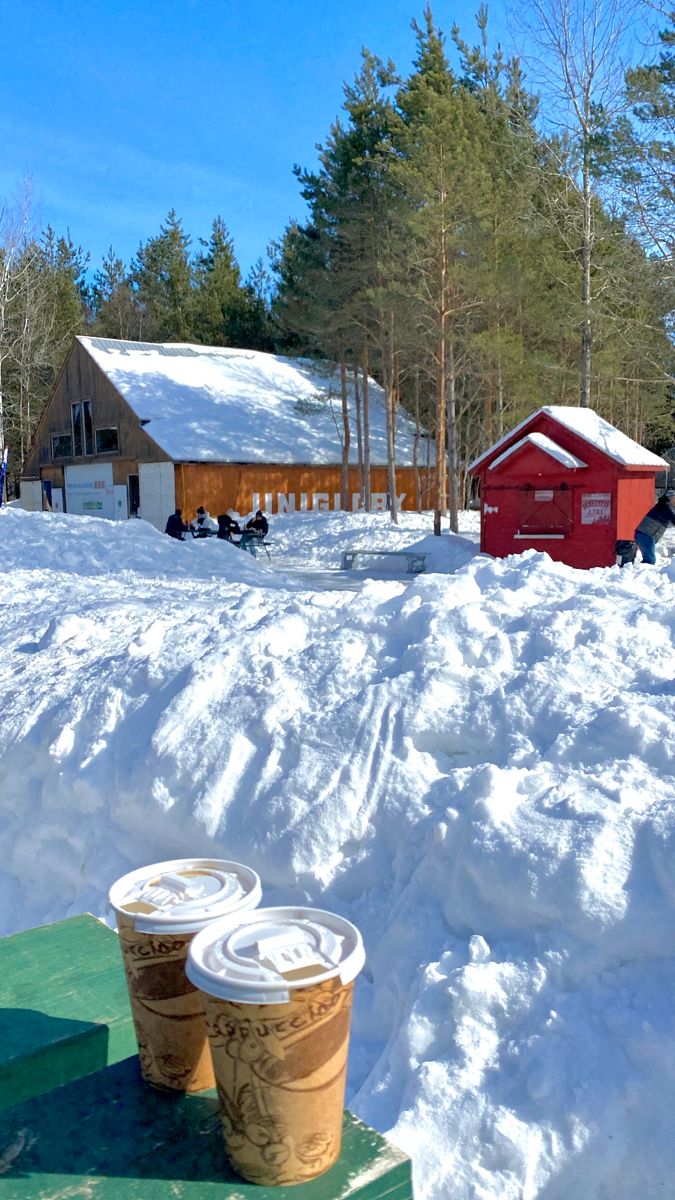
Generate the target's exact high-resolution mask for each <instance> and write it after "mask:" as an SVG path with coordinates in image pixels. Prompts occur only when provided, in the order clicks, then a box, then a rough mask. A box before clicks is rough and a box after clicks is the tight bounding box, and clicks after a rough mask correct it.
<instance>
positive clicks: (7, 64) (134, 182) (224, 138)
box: [0, 0, 509, 273]
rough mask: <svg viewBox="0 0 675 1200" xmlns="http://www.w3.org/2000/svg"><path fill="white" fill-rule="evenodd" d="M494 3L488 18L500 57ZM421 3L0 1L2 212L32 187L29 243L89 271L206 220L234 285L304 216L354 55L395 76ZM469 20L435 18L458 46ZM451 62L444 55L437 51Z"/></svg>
mask: <svg viewBox="0 0 675 1200" xmlns="http://www.w3.org/2000/svg"><path fill="white" fill-rule="evenodd" d="M506 2H507V0H500V2H499V4H495V5H491V6H490V28H491V30H492V39H493V42H494V44H495V45H496V42H497V40H498V39H501V40H502V41H503V42H504V43H505V45H507V46H508V40H509V39H508V34H507V33H506V28H507V24H506V20H505V18H504V15H503V14H504V11H505V4H506ZM423 8H424V0H141V3H138V2H137V0H136V2H135V3H131V0H87V2H86V3H85V2H84V0H0V47H1V49H0V91H1V96H2V100H1V102H0V147H1V149H0V204H1V202H2V200H5V201H8V200H9V201H11V200H12V199H13V197H14V196H15V195H16V192H17V189H18V188H19V187H20V185H21V182H22V180H24V179H26V178H27V177H31V178H32V183H33V195H34V206H35V209H36V211H37V215H38V219H39V222H40V224H41V226H43V227H44V225H46V224H47V223H51V224H52V225H53V226H54V228H55V229H56V231H57V233H64V232H66V231H69V232H70V235H71V237H72V238H73V241H74V242H76V243H77V244H79V245H82V246H83V247H84V248H85V249H87V250H90V251H91V255H92V262H91V269H93V270H95V269H96V268H97V267H98V266H99V265H100V262H101V259H102V256H103V255H104V253H105V252H106V250H107V248H108V246H109V245H111V244H112V245H113V246H114V248H115V251H116V252H117V254H119V255H120V257H122V258H123V259H124V260H125V262H126V263H129V261H130V259H131V258H132V256H133V255H134V254H135V252H136V251H137V249H138V246H139V244H140V243H141V242H145V241H147V239H148V238H149V237H152V236H154V235H155V234H157V233H158V232H159V228H160V225H161V223H162V221H163V220H164V218H165V217H166V215H167V213H168V211H169V210H170V209H171V208H174V209H175V210H176V212H177V213H178V215H179V217H180V218H181V219H182V222H183V227H184V229H185V230H186V232H187V233H188V234H189V235H190V236H191V237H192V239H193V243H196V242H197V240H198V239H199V238H200V237H202V238H207V237H208V236H209V232H210V228H211V223H212V220H213V218H214V217H215V216H216V215H218V214H220V215H221V216H222V217H223V218H224V220H225V221H226V223H227V225H228V227H229V230H230V233H231V235H232V237H233V239H234V245H235V251H236V254H237V257H238V259H239V262H240V265H241V267H242V269H243V271H244V273H246V272H247V271H248V270H249V268H250V267H251V265H252V264H253V262H255V260H256V259H257V258H258V256H262V257H265V251H266V247H267V244H268V243H269V241H270V240H271V239H273V238H277V237H279V236H281V234H282V233H283V230H284V228H285V226H286V224H287V223H288V221H289V219H290V218H292V217H300V218H301V217H302V215H303V203H302V200H301V198H300V194H299V188H298V184H297V181H296V179H295V178H294V176H293V171H292V168H293V164H294V163H299V164H300V165H302V166H312V165H313V164H314V163H315V161H316V151H315V145H316V143H317V142H320V141H323V140H324V139H325V137H326V134H327V132H328V129H329V127H330V124H331V122H332V121H333V120H334V118H335V117H336V115H337V114H338V112H339V110H340V107H341V104H342V85H343V83H344V81H345V80H348V81H349V80H352V79H353V77H354V75H355V73H356V72H357V70H358V69H359V65H360V53H361V48H362V46H364V45H365V46H368V48H369V49H371V50H372V51H374V52H375V53H377V54H379V55H381V57H383V58H387V57H391V58H393V59H394V61H395V63H396V65H397V67H398V68H399V71H400V72H401V73H402V74H404V75H405V74H408V73H409V71H410V68H411V65H412V60H413V56H414V53H415V39H414V34H413V32H412V30H411V27H410V22H411V19H412V18H413V17H417V18H418V19H420V18H421V15H422V11H423ZM477 8H478V0H476V3H475V4H472V5H471V6H463V5H461V3H459V0H456V2H455V3H447V2H442V0H437V2H436V3H434V4H433V11H434V17H435V19H436V21H437V23H438V24H440V25H441V27H442V28H443V29H444V30H445V32H446V33H447V34H448V35H449V33H450V29H451V27H452V25H453V23H455V22H457V23H458V24H459V25H460V27H461V29H462V33H463V35H464V37H465V38H466V40H467V41H469V42H470V43H471V44H473V42H474V40H475V35H476V28H475V20H474V14H475V12H476V10H477ZM448 40H450V39H449V38H448ZM449 49H451V47H449Z"/></svg>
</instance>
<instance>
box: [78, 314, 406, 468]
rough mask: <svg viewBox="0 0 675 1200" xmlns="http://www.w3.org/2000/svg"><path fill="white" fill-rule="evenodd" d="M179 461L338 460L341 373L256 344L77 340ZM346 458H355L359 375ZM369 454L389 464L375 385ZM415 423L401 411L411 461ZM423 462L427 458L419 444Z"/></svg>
mask: <svg viewBox="0 0 675 1200" xmlns="http://www.w3.org/2000/svg"><path fill="white" fill-rule="evenodd" d="M78 341H79V342H80V344H81V345H82V347H83V348H84V350H86V352H87V353H88V354H90V355H91V357H92V358H93V359H94V361H95V362H96V363H97V365H98V366H99V367H100V369H101V370H102V371H103V372H104V373H105V375H106V376H107V378H108V379H109V380H110V382H111V383H112V385H113V387H114V388H116V390H117V391H118V392H119V393H120V394H121V395H122V396H123V397H124V399H125V400H126V402H127V404H128V405H129V406H130V407H131V408H132V409H133V411H134V412H135V413H136V415H137V416H138V417H139V419H140V420H141V421H142V422H143V424H144V427H145V429H146V432H147V433H149V434H150V436H151V437H152V438H153V440H154V441H155V442H156V443H157V445H158V446H160V448H161V449H162V450H164V451H165V452H166V453H167V454H169V455H170V457H171V458H172V459H174V461H178V462H180V461H184V462H267V463H306V464H315V465H318V464H322V463H339V462H340V461H341V456H342V448H341V439H340V434H341V433H342V410H341V401H340V377H339V371H338V368H337V367H336V366H335V364H333V363H326V364H322V363H320V362H315V361H313V360H310V359H302V358H298V359H293V358H282V357H280V356H278V355H274V354H264V353H262V352H261V351H258V350H235V349H230V348H219V347H212V346H191V345H179V344H167V345H160V344H155V343H150V342H126V341H115V340H113V339H109V338H93V337H80V338H79V339H78ZM348 392H349V408H350V414H351V450H350V461H351V462H353V463H356V462H357V457H358V455H357V440H356V418H355V412H354V393H353V382H352V380H351V379H349V381H348ZM369 416H370V454H371V462H372V463H373V464H382V463H386V461H387V444H386V433H385V409H384V392H383V390H382V388H381V387H380V386H379V384H377V383H375V382H374V380H370V383H369ZM414 436H415V428H414V425H413V423H412V422H411V421H410V420H409V419H408V418H407V417H406V416H405V415H404V414H402V413H400V412H399V415H398V420H397V439H396V461H397V464H398V465H400V466H410V465H411V464H412V461H413V441H414ZM419 458H420V462H424V461H425V452H424V448H423V447H420V452H419Z"/></svg>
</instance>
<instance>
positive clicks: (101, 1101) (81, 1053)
mask: <svg viewBox="0 0 675 1200" xmlns="http://www.w3.org/2000/svg"><path fill="white" fill-rule="evenodd" d="M0 966H2V967H3V968H4V969H3V970H2V974H1V979H2V984H1V985H0V986H1V987H2V997H3V1006H4V1007H5V1017H6V1021H7V1031H6V1034H7V1036H6V1037H5V1038H4V1039H3V1054H4V1060H3V1061H4V1075H3V1077H2V1078H3V1086H4V1093H3V1096H2V1102H3V1104H4V1108H3V1109H2V1111H0V1147H1V1151H0V1177H1V1180H2V1182H1V1184H0V1194H1V1195H2V1200H65V1197H80V1196H81V1197H85V1196H94V1194H95V1195H96V1198H97V1200H167V1198H168V1197H173V1198H174V1200H211V1198H212V1197H213V1200H215V1198H216V1197H218V1198H219V1200H413V1192H412V1179H411V1165H410V1160H409V1159H408V1158H407V1157H406V1155H405V1154H403V1153H402V1152H401V1151H400V1150H398V1149H397V1148H396V1147H395V1146H393V1145H392V1144H391V1143H390V1142H388V1141H387V1140H386V1139H385V1138H383V1137H382V1136H381V1135H380V1134H379V1133H376V1132H375V1130H374V1129H371V1128H369V1126H367V1125H365V1124H364V1123H363V1122H362V1121H359V1120H358V1119H357V1118H356V1117H355V1116H353V1115H352V1114H351V1113H349V1112H345V1115H344V1125H343V1135H342V1152H341V1154H340V1157H339V1159H338V1161H337V1162H336V1163H335V1165H334V1166H333V1167H331V1169H330V1170H329V1171H327V1172H326V1173H325V1174H324V1175H321V1176H319V1177H318V1178H317V1179H313V1180H310V1181H308V1182H307V1183H301V1184H294V1185H293V1186H292V1187H290V1186H289V1187H283V1186H282V1187H270V1188H267V1187H261V1186H258V1185H256V1184H251V1183H246V1182H245V1181H244V1180H242V1179H240V1178H239V1176H237V1175H235V1174H234V1172H233V1171H232V1170H231V1169H230V1167H229V1166H228V1164H227V1159H226V1157H225V1147H224V1142H223V1135H222V1126H221V1121H220V1117H219V1113H218V1100H217V1096H216V1093H215V1092H214V1091H203V1092H196V1093H194V1094H192V1095H182V1094H181V1093H175V1094H171V1095H167V1094H166V1093H164V1092H161V1091H158V1090H156V1089H154V1088H152V1087H149V1086H148V1085H147V1084H146V1083H145V1082H144V1081H143V1079H142V1078H141V1074H140V1068H139V1065H138V1056H137V1054H136V1053H135V1052H134V1053H132V1045H131V1043H132V1042H133V1050H134V1051H135V1038H134V1035H133V1026H132V1022H131V1014H130V1011H129V1004H128V999H127V994H126V984H125V980H124V970H123V967H122V958H121V955H120V952H119V946H118V945H117V935H116V934H115V933H113V931H112V930H110V929H108V928H107V927H106V926H104V925H101V924H100V923H99V922H98V921H96V920H95V919H94V918H93V917H89V916H84V917H72V918H69V919H68V920H66V921H60V922H57V923H56V924H54V925H46V926H42V927H41V928H39V929H33V930H28V931H26V932H25V933H20V934H15V935H13V936H11V937H8V938H2V939H0ZM7 1006H11V1007H7ZM36 1017H40V1018H42V1020H40V1021H36V1020H35V1019H34V1018H36ZM19 1030H20V1031H21V1036H20V1037H19V1038H18V1041H17V1031H19ZM10 1031H11V1032H13V1034H14V1038H13V1041H12V1039H11V1038H10V1036H9V1034H10ZM10 1047H11V1048H10ZM120 1056H122V1057H120Z"/></svg>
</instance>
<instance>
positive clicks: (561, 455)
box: [489, 433, 586, 471]
mask: <svg viewBox="0 0 675 1200" xmlns="http://www.w3.org/2000/svg"><path fill="white" fill-rule="evenodd" d="M524 446H536V447H537V448H538V449H539V450H543V451H544V453H545V454H550V456H551V458H555V460H556V461H557V462H559V463H561V464H562V466H563V467H570V468H576V467H585V466H586V463H585V462H582V461H581V459H580V458H577V456H576V454H572V453H571V452H570V451H569V450H566V449H565V447H564V446H559V445H558V443H557V442H554V441H553V438H550V437H547V436H546V434H545V433H528V434H526V435H525V437H524V438H521V439H520V441H519V442H514V444H513V445H512V446H507V448H506V450H504V451H503V453H502V454H500V455H499V457H498V458H495V459H494V460H493V461H492V462H491V463H490V468H489V469H490V470H491V471H494V469H495V467H498V466H499V464H500V463H503V462H505V461H506V459H507V458H510V457H511V455H512V454H516V453H517V451H518V450H522V449H523V447H524ZM493 449H494V447H493Z"/></svg>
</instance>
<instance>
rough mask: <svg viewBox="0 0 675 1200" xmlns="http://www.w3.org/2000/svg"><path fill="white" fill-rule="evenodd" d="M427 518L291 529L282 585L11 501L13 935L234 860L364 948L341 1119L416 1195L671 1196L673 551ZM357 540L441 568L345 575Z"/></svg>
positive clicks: (674, 1064) (316, 521) (147, 537)
mask: <svg viewBox="0 0 675 1200" xmlns="http://www.w3.org/2000/svg"><path fill="white" fill-rule="evenodd" d="M430 524H431V519H430V517H429V516H428V515H426V516H417V515H415V514H407V513H406V514H401V524H400V527H399V528H394V527H393V526H391V525H390V524H389V523H388V518H387V517H386V516H385V515H380V514H373V515H365V514H360V515H359V514H357V515H352V514H342V513H307V514H299V515H289V516H287V517H279V518H275V519H274V521H273V522H272V529H271V534H270V542H271V546H272V553H273V561H272V563H271V564H268V563H267V561H266V560H264V561H262V562H261V561H259V560H254V559H252V558H250V557H249V556H248V555H247V554H245V553H243V552H242V551H240V550H238V549H236V548H235V547H233V546H230V545H228V544H227V543H222V542H218V541H216V540H215V539H214V540H210V541H188V542H185V543H179V542H174V541H172V540H171V539H169V538H167V537H165V536H163V535H162V534H160V533H158V532H157V531H156V530H155V529H153V528H152V527H151V526H149V525H147V524H145V523H144V522H142V521H129V522H127V523H124V524H121V523H112V522H107V521H105V520H102V519H100V518H87V517H79V516H78V517H71V516H67V515H59V514H54V515H52V514H47V513H27V512H24V511H22V510H20V509H17V508H10V509H2V510H0V546H1V547H2V559H3V566H4V573H3V577H2V597H1V598H0V627H1V628H2V646H3V651H4V652H3V656H2V665H1V668H0V679H1V681H2V696H3V713H2V721H1V722H0V753H1V755H2V760H1V761H2V780H3V783H2V810H1V816H2V820H1V821H0V932H2V933H9V932H12V931H15V930H19V929H22V928H26V927H29V926H33V925H36V924H38V923H41V922H46V921H53V920H56V919H60V918H63V917H67V916H70V915H72V914H76V913H81V912H83V911H90V912H93V913H94V914H96V915H98V916H100V917H105V918H106V919H108V920H110V919H111V918H110V914H108V913H107V911H106V893H107V890H108V887H109V886H110V884H111V883H112V882H113V881H114V880H115V879H117V878H118V877H119V876H120V875H121V874H122V873H123V872H125V871H128V870H131V869H133V868H134V867H137V866H141V865H144V864H146V863H148V862H151V861H157V860H161V859H170V858H174V857H179V856H181V855H184V854H188V853H189V854H194V855H199V854H207V855H209V856H219V857H224V858H233V859H238V860H240V861H243V862H247V863H249V864H250V865H251V866H252V867H254V868H255V869H256V870H257V871H258V872H259V873H260V874H261V876H262V879H263V886H264V898H265V901H266V902H267V903H271V904H283V903H310V904H314V905H317V906H319V907H322V908H328V909H332V910H334V911H335V912H338V913H340V914H342V915H344V916H346V917H347V918H349V919H351V920H353V921H354V922H355V923H356V924H357V925H358V926H359V927H360V928H361V930H362V932H363V935H364V939H365V944H366V949H367V953H368V962H367V966H366V968H365V970H364V972H363V973H362V975H361V976H360V978H359V980H358V981H357V986H356V996H355V1011H354V1023H353V1038H352V1045H351V1053H350V1076H349V1091H348V1100H349V1104H350V1107H351V1108H352V1110H353V1111H354V1112H355V1113H356V1114H357V1115H358V1116H359V1117H361V1118H362V1119H363V1120H365V1121H366V1122H368V1123H369V1124H371V1125H373V1126H375V1127H376V1128H377V1129H379V1130H381V1131H382V1132H384V1133H386V1134H387V1135H388V1136H389V1137H390V1138H391V1140H392V1141H393V1143H394V1144H395V1145H397V1146H399V1147H401V1148H402V1149H403V1150H404V1151H406V1152H407V1153H410V1154H411V1155H412V1157H413V1160H414V1175H415V1196H416V1200H478V1198H480V1200H579V1198H583V1200H608V1198H609V1197H612V1200H637V1198H638V1197H639V1198H640V1200H652V1198H653V1197H656V1196H664V1195H669V1194H672V1188H673V1185H672V1179H673V1178H674V1177H675V1139H674V1138H673V1136H672V1122H673V1118H672V1113H673V1111H674V1110H675V1006H674V1005H673V995H674V994H675V778H674V775H675V771H674V765H673V760H674V754H673V751H674V748H675V739H674V735H673V696H674V695H675V689H674V685H673V661H674V659H673V626H674V624H675V616H674V613H675V607H674V605H673V599H674V596H673V589H674V585H675V559H673V558H671V557H669V556H668V555H667V554H665V553H663V554H660V556H659V561H658V565H657V566H656V567H646V566H643V565H641V564H638V565H636V566H630V567H626V568H625V569H624V570H621V571H620V570H619V569H618V568H616V567H613V568H606V569H600V568H598V569H594V570H590V571H577V570H573V569H572V568H570V567H567V566H565V565H563V564H560V563H555V562H553V561H552V560H551V559H549V558H548V557H547V556H546V555H545V554H542V553H538V552H535V551H526V552H525V553H523V554H521V555H517V556H513V557H509V558H506V559H503V560H497V561H493V560H492V559H490V558H488V557H487V556H485V555H482V554H480V553H478V549H477V532H478V514H477V513H464V514H462V518H461V536H459V537H454V536H452V535H449V534H447V533H445V534H444V535H443V536H442V537H441V538H440V539H438V538H436V539H434V538H433V537H432V536H431V534H430ZM669 537H670V535H669ZM664 541H665V539H664ZM367 542H370V544H371V545H373V544H375V545H377V546H378V547H379V546H382V547H389V548H391V547H393V546H397V547H401V548H403V547H408V546H415V547H416V548H419V549H424V550H428V551H429V553H430V555H431V558H430V562H431V567H432V569H431V570H430V571H429V572H427V573H426V574H423V575H418V576H416V577H414V578H413V579H406V578H403V577H397V576H395V575H394V574H391V573H390V574H388V575H387V574H386V573H385V571H384V569H381V570H380V569H378V571H377V575H376V576H375V574H374V573H373V574H372V575H371V574H367V573H365V572H350V573H341V572H339V571H338V570H336V564H337V563H339V559H340V552H341V550H343V549H349V548H354V547H357V546H358V545H364V544H365V543H367ZM660 547H662V548H664V549H666V550H669V549H670V548H672V542H671V546H668V545H666V546H665V547H664V544H663V543H660ZM394 561H395V560H394Z"/></svg>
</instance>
